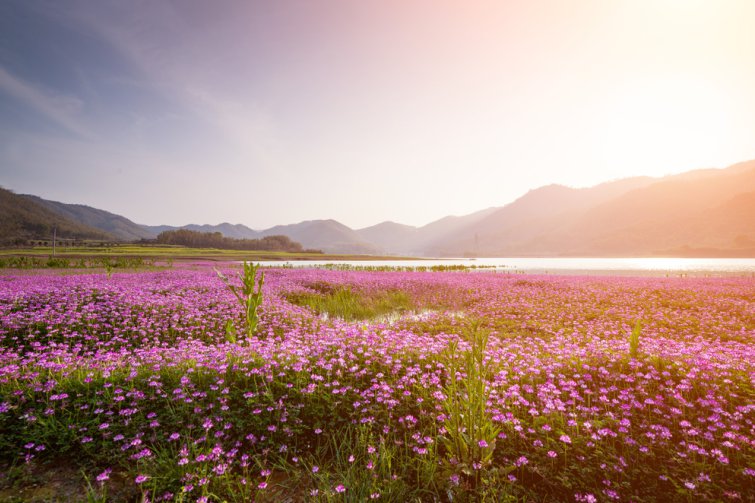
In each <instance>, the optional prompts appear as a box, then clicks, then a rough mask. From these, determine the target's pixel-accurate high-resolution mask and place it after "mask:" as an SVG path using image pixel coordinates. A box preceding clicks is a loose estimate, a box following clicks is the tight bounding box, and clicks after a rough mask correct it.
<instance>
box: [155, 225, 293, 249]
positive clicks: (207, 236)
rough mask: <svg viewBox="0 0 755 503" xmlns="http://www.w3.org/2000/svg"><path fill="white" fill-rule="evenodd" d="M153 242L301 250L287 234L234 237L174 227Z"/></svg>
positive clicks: (229, 247) (198, 246) (191, 246)
mask: <svg viewBox="0 0 755 503" xmlns="http://www.w3.org/2000/svg"><path fill="white" fill-rule="evenodd" d="M155 242H156V243H158V244H166V245H180V246H187V247H189V248H218V249H222V250H255V251H286V252H301V251H303V250H304V248H303V247H302V245H301V243H297V242H296V241H292V240H291V238H289V237H288V236H282V235H275V236H265V237H263V238H261V239H235V238H229V237H225V236H223V234H221V233H220V232H198V231H192V230H188V229H175V230H172V231H164V232H161V233H160V234H159V235H158V236H157V239H155Z"/></svg>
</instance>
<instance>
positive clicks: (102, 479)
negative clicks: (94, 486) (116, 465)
mask: <svg viewBox="0 0 755 503" xmlns="http://www.w3.org/2000/svg"><path fill="white" fill-rule="evenodd" d="M112 471H113V470H112V469H111V468H108V469H107V470H105V471H104V472H102V473H100V474H99V475H97V482H105V481H106V480H108V479H110V472H112Z"/></svg>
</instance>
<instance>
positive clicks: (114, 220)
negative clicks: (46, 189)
mask: <svg viewBox="0 0 755 503" xmlns="http://www.w3.org/2000/svg"><path fill="white" fill-rule="evenodd" d="M21 197H23V198H26V199H27V200H29V201H32V202H34V203H36V204H38V205H40V206H44V207H45V208H47V209H48V210H49V211H51V212H53V213H55V214H57V215H59V216H61V217H63V218H66V219H68V220H71V221H74V222H78V223H80V224H83V225H86V226H88V227H93V228H96V229H99V230H100V231H102V232H105V233H107V234H108V235H111V236H114V237H115V239H117V240H119V241H136V240H139V239H150V238H153V237H155V236H156V234H153V233H152V232H150V231H149V230H148V229H147V228H145V226H143V225H139V224H135V223H134V222H132V221H131V220H129V219H128V218H126V217H122V216H120V215H116V214H115V213H110V212H109V211H104V210H98V209H96V208H92V207H91V206H85V205H83V204H67V203H60V202H57V201H48V200H46V199H42V198H41V197H37V196H31V195H22V196H21ZM111 239H112V238H111Z"/></svg>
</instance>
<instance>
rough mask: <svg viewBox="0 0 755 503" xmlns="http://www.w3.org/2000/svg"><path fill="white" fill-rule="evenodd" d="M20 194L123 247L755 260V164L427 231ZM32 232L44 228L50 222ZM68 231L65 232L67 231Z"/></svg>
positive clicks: (601, 191)
mask: <svg viewBox="0 0 755 503" xmlns="http://www.w3.org/2000/svg"><path fill="white" fill-rule="evenodd" d="M6 192H7V191H6ZM10 194H12V193H10ZM13 196H14V197H17V198H21V199H22V200H23V201H25V203H24V204H29V205H32V207H33V208H37V209H36V210H34V211H32V212H31V213H32V214H38V212H39V211H42V212H43V213H40V215H43V216H42V217H40V218H42V219H43V220H44V221H45V222H48V223H49V222H51V221H52V220H53V219H58V220H57V221H59V222H68V223H67V224H65V225H68V226H69V227H70V226H71V225H73V226H77V225H78V226H81V228H80V230H81V232H80V233H79V234H81V233H82V232H83V233H84V234H86V233H89V234H87V235H94V234H98V233H100V234H98V235H100V236H102V237H103V238H111V239H112V237H113V236H114V237H116V238H118V239H121V240H124V241H131V240H137V239H150V238H154V237H155V236H157V235H158V234H159V233H160V232H163V231H166V230H175V229H179V228H183V229H189V230H194V231H200V232H220V233H222V234H223V235H224V236H227V237H233V238H240V239H259V238H261V237H264V236H272V235H279V234H282V235H285V236H288V237H289V238H290V239H292V240H294V241H297V242H299V243H301V244H302V245H303V246H304V247H305V248H310V249H321V250H323V251H325V252H327V253H349V254H394V255H398V254H400V255H416V256H577V255H583V256H601V255H604V256H629V255H654V254H668V253H670V251H673V250H681V251H684V250H687V251H689V250H693V251H694V250H707V251H706V252H705V253H712V254H715V253H719V252H720V253H722V254H725V255H731V254H735V255H737V254H738V255H741V256H755V161H748V162H743V163H739V164H736V165H733V166H730V167H728V168H726V169H700V170H694V171H688V172H685V173H681V174H677V175H671V176H666V177H663V178H651V177H635V178H626V179H621V180H615V181H610V182H606V183H602V184H599V185H596V186H594V187H588V188H579V189H575V188H570V187H566V186H563V185H557V184H552V185H547V186H543V187H539V188H537V189H533V190H530V191H529V192H527V194H525V195H523V196H521V197H520V198H518V199H516V200H515V201H513V202H511V203H509V204H507V205H505V206H502V207H493V208H487V209H485V210H481V211H478V212H475V213H471V214H469V215H463V216H447V217H444V218H441V219H439V220H436V221H434V222H431V223H429V224H427V225H424V226H421V227H415V226H411V225H404V224H400V223H397V222H390V221H386V222H382V223H379V224H377V225H373V226H370V227H365V228H362V229H357V230H354V229H351V228H350V227H348V226H346V225H343V224H342V223H340V222H338V221H336V220H332V219H331V220H307V221H303V222H299V223H296V224H289V225H277V226H275V227H271V228H269V229H265V230H259V231H258V230H254V229H251V228H249V227H247V226H245V225H242V224H230V223H225V222H224V223H221V224H218V225H207V224H205V225H197V224H189V225H185V226H182V227H174V226H167V225H162V226H146V225H139V224H136V223H134V222H132V221H131V220H128V219H127V218H125V217H122V216H120V215H116V214H113V213H109V212H107V211H103V210H98V209H95V208H91V207H88V206H84V205H78V204H66V203H59V202H55V201H47V200H44V199H41V198H39V197H36V196H26V195H23V196H16V195H15V194H13ZM6 199H7V197H6ZM35 212H37V213H35ZM45 212H46V213H45ZM14 218H16V217H14ZM30 225H32V227H33V226H34V225H37V226H38V227H39V226H40V225H41V226H42V227H44V226H45V225H47V223H44V222H43V223H40V222H36V224H30ZM61 225H63V224H61ZM65 225H64V226H63V227H62V228H67V227H65ZM5 227H7V226H5ZM5 227H3V229H4V232H3V233H2V234H0V236H2V237H4V238H5V237H7V236H6V235H7V234H8V233H9V232H15V233H17V234H18V233H19V232H21V231H19V229H15V230H13V229H10V228H9V229H10V230H8V229H5ZM42 227H39V228H42ZM45 228H46V227H45ZM84 234H81V235H84ZM24 235H28V233H26V234H24ZM6 241H7V239H6ZM690 253H692V252H690Z"/></svg>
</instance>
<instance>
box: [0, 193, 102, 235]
mask: <svg viewBox="0 0 755 503" xmlns="http://www.w3.org/2000/svg"><path fill="white" fill-rule="evenodd" d="M37 199H38V198H33V197H29V196H24V195H19V194H15V193H14V192H12V191H10V190H6V189H3V188H0V244H14V243H15V242H17V241H24V240H52V237H53V229H55V234H56V235H57V237H58V238H60V239H71V240H89V239H91V240H110V241H112V240H115V237H114V236H113V235H112V234H110V233H108V232H105V231H103V230H102V229H99V228H96V227H95V226H90V225H86V224H84V223H82V222H80V221H76V220H75V219H72V218H68V217H67V216H65V215H62V214H60V213H58V212H56V211H55V210H54V209H51V208H49V207H48V206H47V205H45V204H42V203H41V202H39V201H37ZM41 201H43V200H41Z"/></svg>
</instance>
